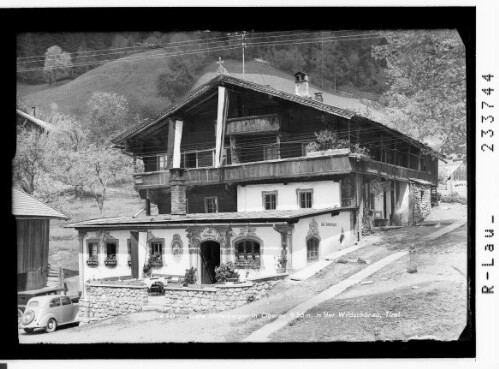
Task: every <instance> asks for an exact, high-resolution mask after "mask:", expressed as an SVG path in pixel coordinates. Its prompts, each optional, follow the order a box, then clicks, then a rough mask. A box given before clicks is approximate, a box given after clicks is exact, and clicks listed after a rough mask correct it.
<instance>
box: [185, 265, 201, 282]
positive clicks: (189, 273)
mask: <svg viewBox="0 0 499 369" xmlns="http://www.w3.org/2000/svg"><path fill="white" fill-rule="evenodd" d="M197 271H198V270H197V268H194V267H191V268H190V269H186V270H185V276H184V283H187V284H195V283H196V281H197V280H198V276H197Z"/></svg>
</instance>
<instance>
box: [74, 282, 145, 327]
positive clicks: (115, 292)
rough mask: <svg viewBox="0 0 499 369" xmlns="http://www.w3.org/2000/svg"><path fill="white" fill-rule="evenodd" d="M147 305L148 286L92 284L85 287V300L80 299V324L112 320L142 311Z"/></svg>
mask: <svg viewBox="0 0 499 369" xmlns="http://www.w3.org/2000/svg"><path fill="white" fill-rule="evenodd" d="M146 303H147V286H136V285H135V286H134V285H126V284H123V285H119V284H92V283H87V284H86V285H85V298H84V299H80V302H79V310H78V319H79V321H80V323H83V324H85V323H90V322H93V321H96V320H102V319H106V318H111V317H113V316H116V315H122V314H129V313H133V312H136V311H141V310H142V307H143V306H144V305H145V304H146Z"/></svg>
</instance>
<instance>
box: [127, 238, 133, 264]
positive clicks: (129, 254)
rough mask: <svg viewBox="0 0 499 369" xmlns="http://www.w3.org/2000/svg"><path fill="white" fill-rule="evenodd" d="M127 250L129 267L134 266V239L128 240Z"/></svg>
mask: <svg viewBox="0 0 499 369" xmlns="http://www.w3.org/2000/svg"><path fill="white" fill-rule="evenodd" d="M126 249H127V255H128V266H132V239H131V238H127V239H126Z"/></svg>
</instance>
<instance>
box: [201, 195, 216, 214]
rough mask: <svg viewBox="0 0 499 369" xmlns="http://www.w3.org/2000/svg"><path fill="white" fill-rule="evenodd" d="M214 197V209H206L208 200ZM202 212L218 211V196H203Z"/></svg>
mask: <svg viewBox="0 0 499 369" xmlns="http://www.w3.org/2000/svg"><path fill="white" fill-rule="evenodd" d="M213 199H215V207H216V208H215V211H208V209H209V206H208V201H209V200H213ZM204 212H205V213H218V196H207V197H205V198H204Z"/></svg>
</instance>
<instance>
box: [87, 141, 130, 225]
mask: <svg viewBox="0 0 499 369" xmlns="http://www.w3.org/2000/svg"><path fill="white" fill-rule="evenodd" d="M82 163H83V165H84V166H87V168H88V171H87V174H88V177H87V186H88V187H90V190H91V192H92V194H93V196H94V198H95V201H96V202H97V205H98V207H99V210H100V212H101V216H104V202H105V200H106V199H107V190H108V188H109V185H110V184H111V183H113V182H119V181H122V180H125V179H128V178H130V176H131V175H132V162H131V159H130V158H129V157H127V156H125V155H124V154H122V153H120V152H119V151H118V150H116V149H113V148H111V147H102V146H101V147H99V146H96V145H94V144H91V145H89V146H88V147H87V149H86V150H84V151H83V152H82Z"/></svg>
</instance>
